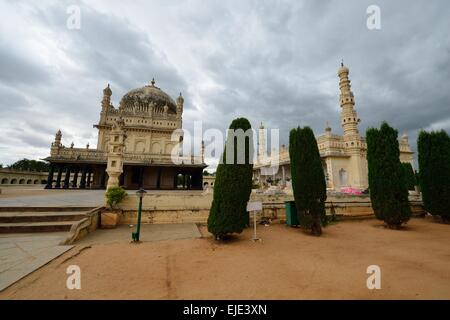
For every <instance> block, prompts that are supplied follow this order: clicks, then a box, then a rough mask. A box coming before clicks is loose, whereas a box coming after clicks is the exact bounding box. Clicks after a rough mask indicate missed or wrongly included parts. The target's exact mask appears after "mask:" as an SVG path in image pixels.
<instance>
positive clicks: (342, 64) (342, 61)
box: [341, 59, 344, 67]
mask: <svg viewBox="0 0 450 320" xmlns="http://www.w3.org/2000/svg"><path fill="white" fill-rule="evenodd" d="M343 66H344V59H341V67H343Z"/></svg>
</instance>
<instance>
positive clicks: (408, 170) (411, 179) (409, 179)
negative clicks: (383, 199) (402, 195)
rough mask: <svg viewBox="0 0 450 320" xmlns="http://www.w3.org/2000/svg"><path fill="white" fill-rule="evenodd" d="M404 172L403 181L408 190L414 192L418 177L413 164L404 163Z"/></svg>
mask: <svg viewBox="0 0 450 320" xmlns="http://www.w3.org/2000/svg"><path fill="white" fill-rule="evenodd" d="M401 165H402V170H403V179H404V183H405V185H406V187H407V188H408V190H414V186H415V185H416V176H415V173H414V170H413V167H412V165H411V163H409V162H405V163H402V164H401Z"/></svg>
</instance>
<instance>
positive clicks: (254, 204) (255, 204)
mask: <svg viewBox="0 0 450 320" xmlns="http://www.w3.org/2000/svg"><path fill="white" fill-rule="evenodd" d="M247 211H249V212H251V211H262V202H261V201H249V202H247Z"/></svg>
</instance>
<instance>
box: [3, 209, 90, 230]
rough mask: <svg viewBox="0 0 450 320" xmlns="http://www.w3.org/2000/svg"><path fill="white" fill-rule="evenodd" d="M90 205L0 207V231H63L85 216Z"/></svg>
mask: <svg viewBox="0 0 450 320" xmlns="http://www.w3.org/2000/svg"><path fill="white" fill-rule="evenodd" d="M91 209H93V208H91V207H86V208H84V207H83V208H82V207H62V208H58V207H53V208H52V207H46V208H44V207H34V208H32V207H21V208H17V207H9V208H5V207H2V208H0V233H1V234H5V233H34V232H64V231H69V230H70V228H71V227H72V225H73V224H74V223H75V222H77V221H80V220H81V219H83V218H84V217H85V213H86V212H87V211H89V210H91Z"/></svg>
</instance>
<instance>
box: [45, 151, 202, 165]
mask: <svg viewBox="0 0 450 320" xmlns="http://www.w3.org/2000/svg"><path fill="white" fill-rule="evenodd" d="M51 157H52V158H53V159H61V160H99V161H106V160H107V158H108V153H107V152H105V151H100V150H97V149H81V148H66V147H59V148H53V149H52V152H51ZM123 159H124V161H125V162H140V163H144V164H152V163H155V164H202V163H203V159H202V157H201V156H180V157H179V158H177V159H175V160H176V161H177V162H175V161H174V160H173V159H172V156H171V155H170V154H160V153H143V154H138V153H127V152H125V153H124V156H123Z"/></svg>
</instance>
